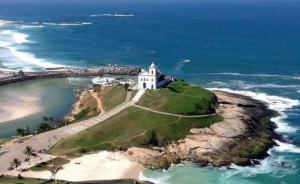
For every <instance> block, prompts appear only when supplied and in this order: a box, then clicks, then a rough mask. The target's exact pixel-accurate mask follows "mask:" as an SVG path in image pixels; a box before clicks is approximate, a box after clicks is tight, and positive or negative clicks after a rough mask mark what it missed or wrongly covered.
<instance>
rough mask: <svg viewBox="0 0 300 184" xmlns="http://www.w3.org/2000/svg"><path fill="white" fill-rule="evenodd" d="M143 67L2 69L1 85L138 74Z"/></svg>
mask: <svg viewBox="0 0 300 184" xmlns="http://www.w3.org/2000/svg"><path fill="white" fill-rule="evenodd" d="M140 71H141V68H139V67H135V66H131V65H104V66H99V67H59V68H47V69H45V70H44V71H33V72H23V71H21V70H20V71H19V72H8V71H1V70H0V86H2V85H5V84H11V83H15V82H21V81H27V80H34V79H45V78H65V77H89V76H101V75H104V74H111V75H138V74H139V73H140Z"/></svg>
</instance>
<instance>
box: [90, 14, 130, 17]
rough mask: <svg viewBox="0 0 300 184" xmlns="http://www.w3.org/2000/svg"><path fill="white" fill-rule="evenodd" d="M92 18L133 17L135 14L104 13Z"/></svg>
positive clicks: (94, 15)
mask: <svg viewBox="0 0 300 184" xmlns="http://www.w3.org/2000/svg"><path fill="white" fill-rule="evenodd" d="M90 16H91V17H133V16H134V14H118V13H113V14H110V13H103V14H92V15H90Z"/></svg>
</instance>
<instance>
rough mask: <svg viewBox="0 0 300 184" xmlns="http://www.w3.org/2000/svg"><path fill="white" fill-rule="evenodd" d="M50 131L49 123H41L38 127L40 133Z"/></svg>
mask: <svg viewBox="0 0 300 184" xmlns="http://www.w3.org/2000/svg"><path fill="white" fill-rule="evenodd" d="M49 130H51V126H50V125H49V124H48V123H41V124H40V125H39V127H38V132H39V133H42V132H46V131H49Z"/></svg>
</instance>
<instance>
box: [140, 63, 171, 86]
mask: <svg viewBox="0 0 300 184" xmlns="http://www.w3.org/2000/svg"><path fill="white" fill-rule="evenodd" d="M170 81H171V77H166V76H164V75H162V73H160V71H159V70H158V68H157V66H156V65H155V64H154V62H153V63H152V64H151V65H150V66H149V69H148V71H147V70H144V69H142V71H141V73H140V74H139V75H138V88H139V89H157V88H159V87H161V86H164V85H166V84H168V83H169V82H170Z"/></svg>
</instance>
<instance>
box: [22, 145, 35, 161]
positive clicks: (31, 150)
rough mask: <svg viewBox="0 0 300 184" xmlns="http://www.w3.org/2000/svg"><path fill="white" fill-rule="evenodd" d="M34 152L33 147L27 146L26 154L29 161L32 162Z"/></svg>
mask: <svg viewBox="0 0 300 184" xmlns="http://www.w3.org/2000/svg"><path fill="white" fill-rule="evenodd" d="M33 152H34V150H33V149H32V147H31V146H26V148H25V150H24V154H25V155H26V156H27V160H28V161H30V156H31V155H32V154H33Z"/></svg>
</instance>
